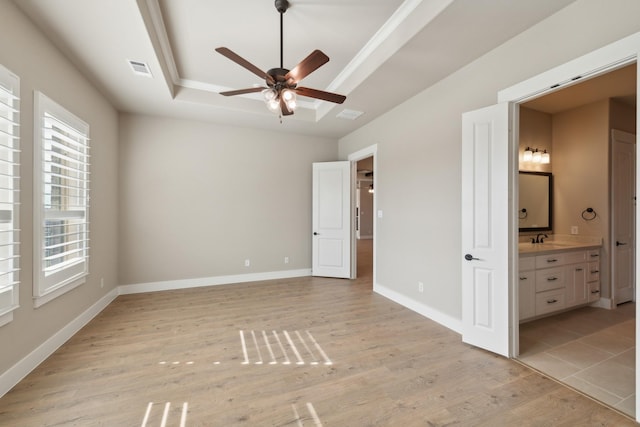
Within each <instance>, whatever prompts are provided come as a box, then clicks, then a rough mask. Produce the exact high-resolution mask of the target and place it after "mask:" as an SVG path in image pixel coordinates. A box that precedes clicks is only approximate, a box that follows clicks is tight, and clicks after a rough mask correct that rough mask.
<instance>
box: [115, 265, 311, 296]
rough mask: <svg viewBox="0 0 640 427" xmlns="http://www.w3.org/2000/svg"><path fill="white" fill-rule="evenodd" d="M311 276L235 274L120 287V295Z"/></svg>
mask: <svg viewBox="0 0 640 427" xmlns="http://www.w3.org/2000/svg"><path fill="white" fill-rule="evenodd" d="M305 276H311V269H310V268H305V269H301V270H284V271H272V272H265V273H250V274H235V275H232V276H213V277H198V278H194V279H180V280H166V281H162V282H147V283H135V284H131V285H121V286H120V295H128V294H141V293H145V292H158V291H171V290H176V289H190V288H199V287H203V286H219V285H231V284H234V283H244V282H257V281H262V280H276V279H289V278H292V277H305Z"/></svg>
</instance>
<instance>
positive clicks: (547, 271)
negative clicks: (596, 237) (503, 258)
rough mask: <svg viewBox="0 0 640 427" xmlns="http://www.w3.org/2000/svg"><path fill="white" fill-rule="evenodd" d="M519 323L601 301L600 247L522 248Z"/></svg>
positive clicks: (526, 244)
mask: <svg viewBox="0 0 640 427" xmlns="http://www.w3.org/2000/svg"><path fill="white" fill-rule="evenodd" d="M518 249H519V260H520V262H519V269H518V270H519V279H520V280H519V302H520V304H519V307H520V320H521V321H526V320H531V319H534V318H537V317H541V316H544V315H548V314H550V313H554V312H558V311H563V310H566V309H569V308H572V307H578V306H581V305H585V304H589V303H593V302H595V301H597V300H598V299H599V298H600V245H599V244H595V243H594V242H581V243H579V242H549V243H539V244H538V243H537V244H533V243H529V242H524V243H520V244H519V248H518Z"/></svg>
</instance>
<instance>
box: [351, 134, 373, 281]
mask: <svg viewBox="0 0 640 427" xmlns="http://www.w3.org/2000/svg"><path fill="white" fill-rule="evenodd" d="M377 150H378V146H377V144H374V145H371V146H369V147H366V148H364V149H362V150H359V151H357V152H355V153H352V154H350V155H349V157H348V160H349V161H350V162H351V171H352V174H351V194H352V199H351V206H352V212H353V218H355V220H354V221H353V224H352V230H351V265H352V270H351V279H357V283H362V284H363V285H366V286H370V287H371V289H374V288H375V284H376V262H375V259H376V258H375V256H376V219H377V202H376V187H377V180H376V170H377V159H376V153H377Z"/></svg>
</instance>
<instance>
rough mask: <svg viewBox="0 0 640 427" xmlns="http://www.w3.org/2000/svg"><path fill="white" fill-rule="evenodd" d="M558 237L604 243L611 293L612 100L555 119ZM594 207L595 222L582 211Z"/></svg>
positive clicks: (603, 270)
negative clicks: (574, 229) (575, 236)
mask: <svg viewBox="0 0 640 427" xmlns="http://www.w3.org/2000/svg"><path fill="white" fill-rule="evenodd" d="M552 165H553V178H554V181H553V190H554V191H553V207H554V220H553V224H554V225H553V232H554V233H556V234H570V232H571V226H577V227H578V231H579V235H581V236H592V237H601V238H603V248H602V259H601V265H600V282H601V291H602V294H601V295H602V297H605V298H608V297H609V296H610V292H609V287H610V286H609V283H610V282H609V280H608V277H609V263H608V257H609V251H608V245H609V217H610V216H609V100H608V99H605V100H602V101H598V102H594V103H591V104H588V105H584V106H582V107H578V108H574V109H571V110H568V111H564V112H561V113H557V114H554V115H553V157H552ZM589 207H590V208H593V209H594V210H595V212H596V213H597V216H596V218H595V219H594V220H592V221H585V220H584V219H582V211H583V210H585V209H586V208H589Z"/></svg>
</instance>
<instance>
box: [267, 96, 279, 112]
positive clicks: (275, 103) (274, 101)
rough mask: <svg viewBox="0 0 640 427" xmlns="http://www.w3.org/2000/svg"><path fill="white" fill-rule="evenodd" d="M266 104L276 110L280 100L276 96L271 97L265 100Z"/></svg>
mask: <svg viewBox="0 0 640 427" xmlns="http://www.w3.org/2000/svg"><path fill="white" fill-rule="evenodd" d="M267 106H268V107H269V109H270V110H271V111H278V109H279V108H280V101H278V99H277V98H272V99H271V100H269V101H268V102H267Z"/></svg>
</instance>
